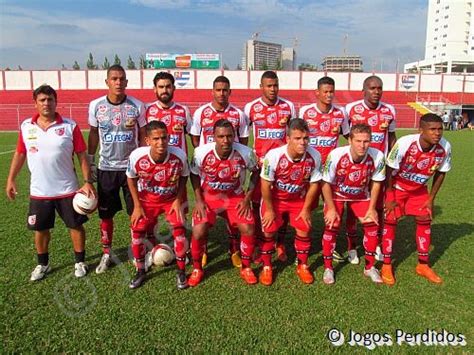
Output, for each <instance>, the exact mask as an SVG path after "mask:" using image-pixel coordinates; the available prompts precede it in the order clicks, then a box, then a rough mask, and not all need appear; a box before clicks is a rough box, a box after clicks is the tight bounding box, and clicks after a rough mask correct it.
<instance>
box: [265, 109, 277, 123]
mask: <svg viewBox="0 0 474 355" xmlns="http://www.w3.org/2000/svg"><path fill="white" fill-rule="evenodd" d="M277 119H278V117H277V114H276V112H273V113H271V114H269V115H268V116H267V121H268V122H269V123H270V124H275V123H276V121H277Z"/></svg>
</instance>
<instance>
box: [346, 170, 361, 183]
mask: <svg viewBox="0 0 474 355" xmlns="http://www.w3.org/2000/svg"><path fill="white" fill-rule="evenodd" d="M360 175H361V173H360V170H356V171H353V172H352V173H350V174H349V180H350V181H352V182H356V181H359V179H360Z"/></svg>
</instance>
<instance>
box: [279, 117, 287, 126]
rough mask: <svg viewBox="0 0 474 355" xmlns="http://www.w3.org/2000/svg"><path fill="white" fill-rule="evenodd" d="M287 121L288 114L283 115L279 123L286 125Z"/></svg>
mask: <svg viewBox="0 0 474 355" xmlns="http://www.w3.org/2000/svg"><path fill="white" fill-rule="evenodd" d="M287 122H288V116H287V117H283V118H282V119H281V120H280V121H279V122H278V123H279V124H280V126H286V123H287Z"/></svg>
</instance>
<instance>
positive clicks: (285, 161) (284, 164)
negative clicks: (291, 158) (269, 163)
mask: <svg viewBox="0 0 474 355" xmlns="http://www.w3.org/2000/svg"><path fill="white" fill-rule="evenodd" d="M278 166H279V167H280V169H286V168H287V167H288V159H286V158H285V157H283V158H281V159H280V162H279V163H278Z"/></svg>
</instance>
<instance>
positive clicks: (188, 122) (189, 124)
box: [183, 106, 193, 134]
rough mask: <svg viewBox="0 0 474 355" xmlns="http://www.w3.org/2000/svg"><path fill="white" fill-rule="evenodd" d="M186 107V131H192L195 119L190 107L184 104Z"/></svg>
mask: <svg viewBox="0 0 474 355" xmlns="http://www.w3.org/2000/svg"><path fill="white" fill-rule="evenodd" d="M183 108H184V114H185V116H186V133H188V134H189V133H190V132H191V127H192V125H193V119H192V117H191V112H189V108H188V107H187V106H183Z"/></svg>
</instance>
